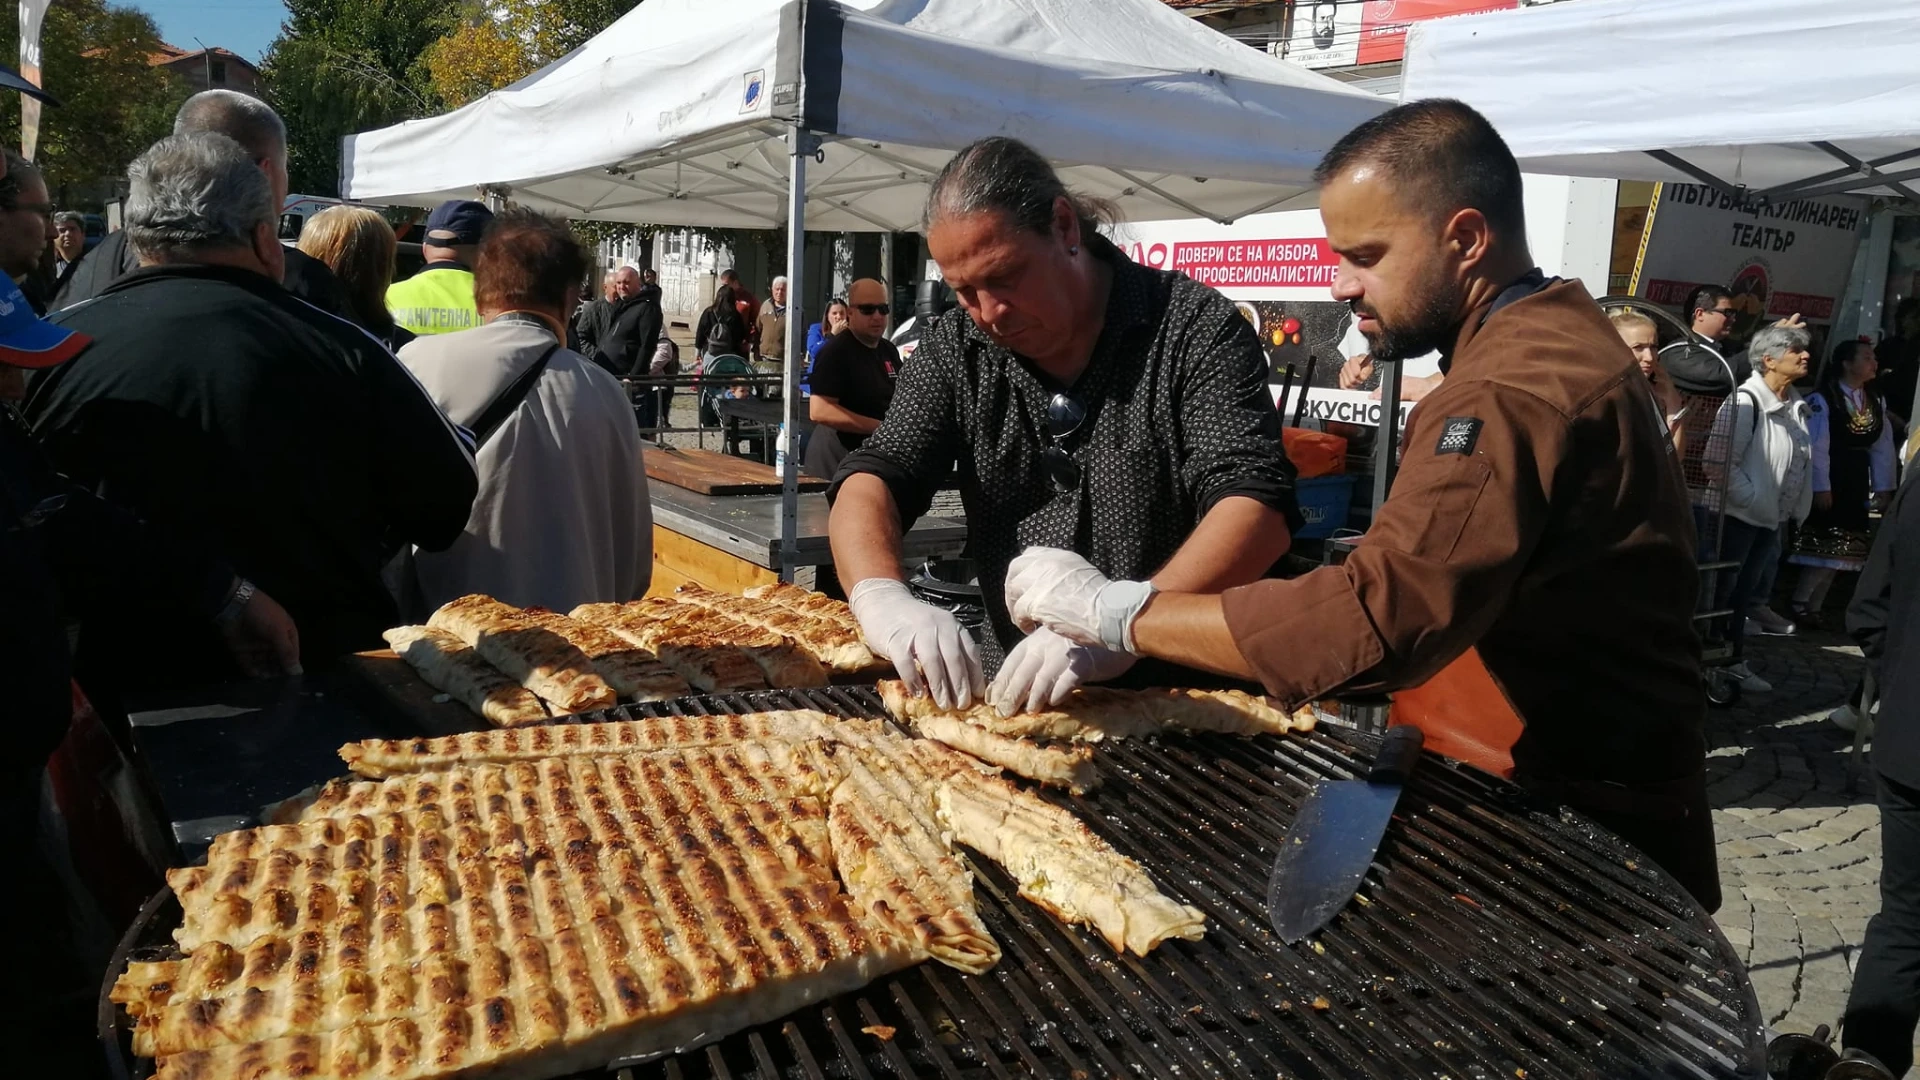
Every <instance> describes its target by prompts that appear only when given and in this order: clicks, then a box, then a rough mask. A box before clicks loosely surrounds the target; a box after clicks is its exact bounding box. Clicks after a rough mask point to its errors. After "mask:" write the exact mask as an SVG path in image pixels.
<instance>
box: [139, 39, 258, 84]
mask: <svg viewBox="0 0 1920 1080" xmlns="http://www.w3.org/2000/svg"><path fill="white" fill-rule="evenodd" d="M147 62H148V63H150V64H152V65H153V66H154V67H163V68H166V69H167V70H168V71H171V72H173V73H175V74H177V75H179V76H180V78H181V79H183V80H185V82H186V83H187V85H188V86H190V87H192V88H193V92H194V93H196V94H197V93H199V92H200V91H202V90H238V91H239V92H241V93H243V94H251V95H253V96H255V97H258V96H260V69H259V68H257V67H254V66H253V64H252V63H250V62H249V61H248V60H247V58H246V57H244V56H241V55H240V54H238V53H236V52H233V51H232V50H230V49H222V48H220V47H218V46H215V47H213V48H209V49H196V50H191V51H190V50H187V49H182V48H179V47H177V46H174V45H169V44H167V43H166V42H164V41H163V42H161V43H160V48H159V50H158V51H156V52H154V53H152V54H151V55H149V56H148V58H147Z"/></svg>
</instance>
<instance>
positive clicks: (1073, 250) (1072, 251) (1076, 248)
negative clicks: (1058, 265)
mask: <svg viewBox="0 0 1920 1080" xmlns="http://www.w3.org/2000/svg"><path fill="white" fill-rule="evenodd" d="M1067 254H1069V255H1078V254H1080V245H1079V244H1075V245H1073V246H1072V247H1070V248H1068V249H1067Z"/></svg>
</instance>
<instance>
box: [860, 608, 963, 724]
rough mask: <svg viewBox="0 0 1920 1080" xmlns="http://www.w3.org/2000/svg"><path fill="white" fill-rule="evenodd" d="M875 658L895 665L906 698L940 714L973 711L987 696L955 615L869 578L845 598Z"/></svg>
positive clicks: (961, 627)
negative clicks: (928, 700)
mask: <svg viewBox="0 0 1920 1080" xmlns="http://www.w3.org/2000/svg"><path fill="white" fill-rule="evenodd" d="M847 604H848V605H849V606H850V607H852V608H853V617H854V618H855V619H858V620H859V621H860V632H861V634H862V635H864V636H865V637H866V639H867V644H868V645H869V646H870V647H871V648H872V649H873V651H874V652H876V653H879V654H880V655H881V656H884V657H886V658H887V659H888V660H891V661H893V666H894V670H896V671H898V672H899V673H900V681H901V682H903V683H906V684H907V692H908V693H911V694H913V695H914V696H916V697H920V696H931V697H932V698H933V700H934V703H935V704H937V705H939V706H940V707H941V708H943V709H952V708H961V709H967V708H972V707H973V703H974V701H975V700H976V699H977V698H980V697H983V696H984V695H985V691H986V682H987V677H986V675H984V674H983V673H982V672H981V669H980V652H979V650H978V649H976V648H974V645H973V638H972V637H970V636H968V634H967V628H966V627H964V626H961V625H960V620H958V619H956V618H954V617H953V613H952V612H950V611H945V610H943V609H941V608H937V607H934V606H933V605H932V604H926V603H922V602H921V601H920V600H919V599H918V598H916V597H915V596H914V595H913V591H912V590H910V589H908V588H907V585H906V582H904V581H895V580H893V579H892V578H868V579H866V580H865V581H862V582H860V583H859V584H857V585H855V586H854V587H853V591H852V592H850V593H848V594H847Z"/></svg>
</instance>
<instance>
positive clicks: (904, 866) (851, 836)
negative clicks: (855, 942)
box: [827, 752, 1000, 975]
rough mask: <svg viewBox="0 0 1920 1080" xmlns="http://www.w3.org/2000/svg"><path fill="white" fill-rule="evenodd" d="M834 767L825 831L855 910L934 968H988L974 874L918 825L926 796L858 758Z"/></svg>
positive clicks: (990, 956) (989, 938)
mask: <svg viewBox="0 0 1920 1080" xmlns="http://www.w3.org/2000/svg"><path fill="white" fill-rule="evenodd" d="M838 760H839V761H840V762H841V763H842V766H843V768H845V770H846V774H847V775H846V780H845V781H843V782H842V783H841V784H840V786H839V787H837V788H835V789H834V792H833V797H832V800H831V802H830V803H829V805H828V810H827V829H828V832H829V835H831V837H832V839H833V855H834V862H835V864H836V865H837V866H838V868H839V871H840V880H841V881H843V882H845V883H846V887H847V892H848V894H849V895H850V896H852V898H853V901H854V903H856V904H858V905H860V906H861V908H862V909H863V910H864V911H865V912H866V913H867V914H868V915H869V916H870V917H872V918H874V919H877V920H879V921H880V922H882V923H884V924H886V925H888V926H891V927H892V928H893V929H894V931H895V932H896V933H899V934H901V935H902V936H904V937H906V938H908V939H909V940H912V941H914V942H915V943H917V944H918V945H919V946H920V947H921V948H923V949H925V950H926V951H927V953H928V954H929V955H930V956H932V957H933V958H934V959H936V960H939V961H940V962H941V963H944V964H947V965H948V966H950V967H954V968H958V969H960V970H961V971H966V972H971V973H973V974H975V975H978V974H980V973H981V972H984V971H986V970H988V969H989V968H991V967H993V965H994V964H996V963H998V962H999V960H1000V946H999V944H998V943H997V942H995V941H994V940H993V935H992V934H991V933H990V932H989V931H988V930H987V928H986V925H985V924H984V923H982V922H981V921H980V913H979V909H978V908H976V907H975V905H974V898H973V875H972V874H970V873H969V872H968V871H967V868H966V867H965V866H963V865H961V862H960V860H959V859H958V858H957V857H955V855H954V853H953V851H952V850H951V849H950V848H949V847H948V845H947V844H946V842H945V841H944V840H942V839H941V835H940V833H939V832H938V831H935V830H934V829H933V828H930V827H929V826H930V825H931V824H932V823H931V822H928V821H926V820H925V819H926V817H927V812H926V811H927V804H928V802H929V799H928V792H929V790H930V789H928V788H925V787H921V788H918V789H916V788H914V787H913V786H912V785H911V784H907V785H896V784H893V783H889V778H888V776H887V774H886V773H885V772H884V771H882V770H878V769H875V768H874V767H873V765H874V764H875V763H874V762H872V761H869V760H868V759H867V758H866V757H865V755H862V754H860V753H858V752H852V753H844V754H841V755H839V756H838ZM892 779H894V780H899V779H902V778H901V777H899V775H898V774H894V776H893V777H892ZM902 786H904V788H905V790H901V787H902ZM915 804H918V805H917V806H916V805H915Z"/></svg>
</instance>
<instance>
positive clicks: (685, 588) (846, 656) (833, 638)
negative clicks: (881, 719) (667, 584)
mask: <svg viewBox="0 0 1920 1080" xmlns="http://www.w3.org/2000/svg"><path fill="white" fill-rule="evenodd" d="M673 595H674V599H676V600H678V601H680V602H681V603H683V604H691V605H696V606H699V607H703V608H707V609H709V610H712V611H716V612H719V613H720V614H722V615H727V616H730V617H732V618H735V619H738V620H740V621H741V622H745V623H751V624H753V625H755V626H759V627H764V628H765V629H768V630H771V631H773V632H774V633H776V634H784V635H786V636H787V637H790V638H792V639H793V640H794V641H796V642H798V643H799V644H800V647H801V648H803V649H805V650H807V651H808V652H809V653H812V654H813V656H814V658H815V659H817V660H819V661H820V662H821V663H822V664H824V665H826V666H827V667H828V668H830V669H832V670H834V671H836V672H842V673H850V672H857V671H865V670H868V669H870V668H873V667H877V666H880V665H882V664H884V663H885V661H882V660H880V659H878V658H877V657H875V656H874V655H873V650H871V649H869V648H867V644H866V642H865V641H864V640H862V639H861V637H860V631H859V629H858V628H857V627H855V628H849V627H847V626H845V625H843V624H842V623H840V622H839V621H837V620H834V619H829V618H826V617H823V616H821V615H819V614H817V613H815V612H812V611H798V610H795V609H793V608H788V607H782V606H781V605H779V604H776V603H774V602H773V601H771V600H765V599H760V598H757V597H752V596H735V595H733V594H732V593H722V592H714V591H713V590H711V589H703V588H701V587H700V586H698V585H682V586H680V587H679V588H678V589H676V590H674V594H673Z"/></svg>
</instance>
